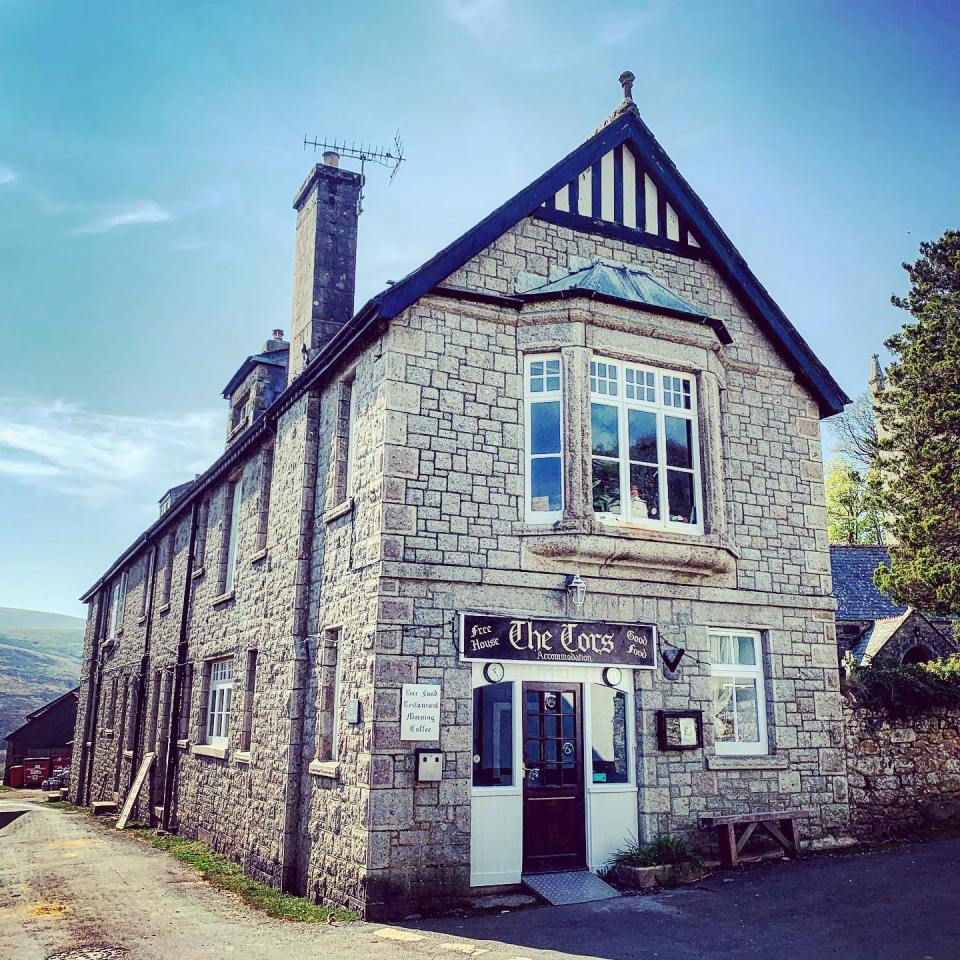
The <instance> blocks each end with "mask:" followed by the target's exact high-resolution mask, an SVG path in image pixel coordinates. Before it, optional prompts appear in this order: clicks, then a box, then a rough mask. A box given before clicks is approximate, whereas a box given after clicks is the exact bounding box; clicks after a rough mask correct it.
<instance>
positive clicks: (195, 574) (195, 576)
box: [190, 567, 207, 580]
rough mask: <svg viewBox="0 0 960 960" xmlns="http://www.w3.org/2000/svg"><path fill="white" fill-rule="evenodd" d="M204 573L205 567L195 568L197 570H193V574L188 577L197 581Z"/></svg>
mask: <svg viewBox="0 0 960 960" xmlns="http://www.w3.org/2000/svg"><path fill="white" fill-rule="evenodd" d="M206 572H207V568H206V567H197V569H196V570H194V571H193V573H192V574H190V576H191V577H192V578H193V579H194V580H199V579H200V578H201V577H202V576H203V575H204V574H205V573H206Z"/></svg>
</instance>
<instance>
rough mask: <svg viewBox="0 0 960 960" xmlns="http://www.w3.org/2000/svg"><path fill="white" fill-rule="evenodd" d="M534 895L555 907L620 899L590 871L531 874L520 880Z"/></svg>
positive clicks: (617, 894)
mask: <svg viewBox="0 0 960 960" xmlns="http://www.w3.org/2000/svg"><path fill="white" fill-rule="evenodd" d="M520 879H521V880H522V881H523V882H524V883H525V884H526V885H527V886H528V887H529V888H530V889H531V890H532V891H533V892H534V893H537V894H539V895H540V896H541V897H543V899H544V900H546V901H547V902H548V903H552V904H554V905H555V906H557V905H560V904H565V903H590V902H591V901H592V900H610V899H612V898H613V897H619V896H620V893H619V892H618V891H617V890H614V889H613V887H611V886H610V884H609V883H604V882H603V881H602V880H601V879H600V878H599V877H598V876H597V875H596V874H595V873H591V872H590V871H589V870H566V871H564V872H563V873H530V874H524V875H523V876H522V877H521V878H520Z"/></svg>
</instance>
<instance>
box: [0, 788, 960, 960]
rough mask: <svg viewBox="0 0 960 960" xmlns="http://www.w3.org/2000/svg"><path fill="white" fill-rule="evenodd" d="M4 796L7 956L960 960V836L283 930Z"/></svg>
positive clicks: (48, 811)
mask: <svg viewBox="0 0 960 960" xmlns="http://www.w3.org/2000/svg"><path fill="white" fill-rule="evenodd" d="M3 797H4V798H3V799H0V960H8V958H10V960H13V958H16V960H49V958H57V960H123V958H136V960H140V958H142V960H154V958H156V960H159V958H163V960H200V958H203V960H206V958H217V960H220V958H224V957H228V958H232V957H236V958H244V960H245V958H248V957H249V958H257V960H274V958H276V960H281V958H282V960H300V958H304V960H305V958H308V957H309V958H311V960H313V958H324V960H326V958H331V960H334V958H341V957H344V958H346V957H349V958H350V960H366V958H371V960H415V958H437V957H447V958H450V957H457V956H467V957H469V956H473V957H481V956H482V957H484V958H485V960H548V958H552V960H556V958H558V957H574V958H595V960H654V958H656V960H828V958H837V960H841V958H842V960H960V910H958V909H957V905H956V899H957V891H958V889H960V883H958V880H960V841H958V840H943V841H938V842H935V843H926V844H914V845H909V846H904V847H899V848H895V849H890V850H885V851H883V852H876V853H871V854H868V855H863V856H843V857H819V858H814V859H810V860H806V861H803V862H801V863H799V864H797V863H775V864H770V865H767V866H763V867H757V868H755V869H750V870H745V871H743V872H739V873H736V874H725V873H718V874H715V875H714V876H713V877H711V878H709V879H708V880H706V881H704V882H702V883H699V884H697V885H695V886H692V887H683V888H678V889H676V890H671V891H664V892H662V893H658V894H655V895H651V896H642V897H636V896H635V897H621V898H619V899H616V900H608V901H603V902H601V903H594V904H579V905H575V906H570V907H536V908H531V909H527V910H518V911H513V912H510V913H507V914H488V915H481V916H473V917H460V918H456V917H454V918H446V919H438V920H425V921H418V922H414V923H406V924H395V925H392V926H385V925H383V924H367V923H356V924H346V925H337V926H326V925H318V924H297V923H289V922H283V921H277V920H271V919H269V918H268V917H266V916H264V915H263V914H261V913H258V912H256V911H253V910H251V909H250V908H248V907H247V906H245V905H244V904H242V903H240V902H239V901H237V900H235V899H234V898H233V897H231V896H229V895H228V894H225V893H223V892H221V891H219V890H216V889H214V888H212V887H210V886H209V885H208V884H206V883H204V882H203V881H201V880H199V879H198V878H197V875H196V874H195V873H194V872H193V871H191V870H190V869H189V868H188V867H186V866H184V865H182V864H180V863H178V862H177V861H175V860H174V859H173V858H172V857H170V856H168V855H167V854H165V853H162V852H160V851H157V850H153V849H152V848H151V847H148V846H147V845H146V844H143V843H141V842H139V841H137V840H135V839H134V838H132V837H130V836H129V835H125V834H121V833H119V832H118V831H116V830H113V829H112V828H111V827H109V826H108V825H106V824H104V823H102V822H92V821H91V820H90V819H89V818H88V817H86V816H85V815H83V814H77V813H74V814H71V813H68V812H66V811H63V810H59V809H56V808H50V807H45V806H43V805H42V803H38V802H34V801H31V800H25V799H23V794H19V795H13V794H9V793H7V794H4V795H3ZM71 951H73V952H71ZM97 951H100V952H97Z"/></svg>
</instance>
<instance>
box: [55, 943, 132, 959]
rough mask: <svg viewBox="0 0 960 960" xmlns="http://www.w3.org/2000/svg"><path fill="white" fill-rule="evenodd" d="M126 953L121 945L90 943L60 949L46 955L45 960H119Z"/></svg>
mask: <svg viewBox="0 0 960 960" xmlns="http://www.w3.org/2000/svg"><path fill="white" fill-rule="evenodd" d="M126 955H127V951H126V950H124V949H123V947H109V946H107V945H105V944H102V943H91V944H90V945H89V946H86V947H74V948H73V949H72V950H61V951H60V953H55V954H53V955H52V956H49V957H47V960H121V958H122V957H125V956H126Z"/></svg>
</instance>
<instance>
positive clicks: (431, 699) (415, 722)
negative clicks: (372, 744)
mask: <svg viewBox="0 0 960 960" xmlns="http://www.w3.org/2000/svg"><path fill="white" fill-rule="evenodd" d="M400 739H401V740H439V739H440V684H439V683H405V684H404V685H403V687H402V689H401V691H400Z"/></svg>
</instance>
